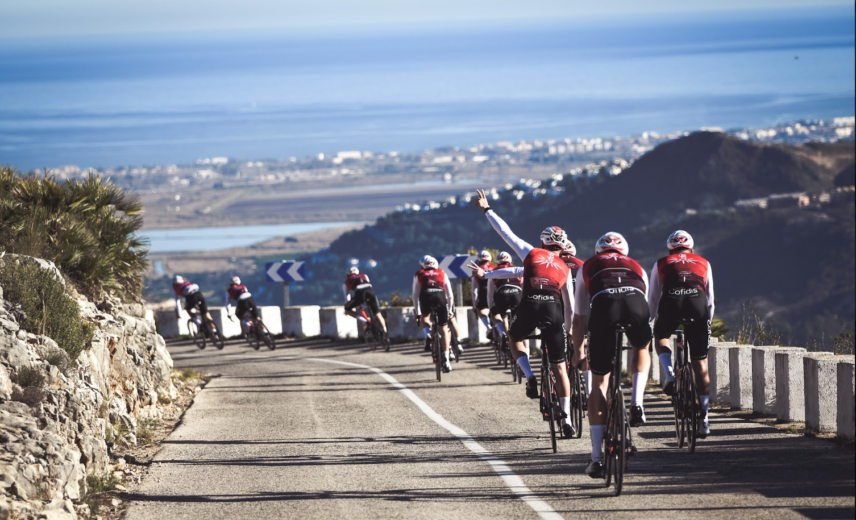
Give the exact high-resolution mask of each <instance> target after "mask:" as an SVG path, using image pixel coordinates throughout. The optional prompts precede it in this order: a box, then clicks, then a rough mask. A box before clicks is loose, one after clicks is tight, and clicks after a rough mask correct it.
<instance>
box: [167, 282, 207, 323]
mask: <svg viewBox="0 0 856 520" xmlns="http://www.w3.org/2000/svg"><path fill="white" fill-rule="evenodd" d="M172 292H173V296H175V315H176V316H177V317H179V318H180V317H181V299H182V298H184V310H186V311H187V313H188V314H190V311H191V310H193V309H195V308H196V307H197V306H199V312H201V313H202V314H203V315H205V317H206V318H207V319H208V323H209V324H211V325H210V326H211V330H215V327H216V326H215V325H214V320H212V319H211V313H209V312H208V304H207V303H205V296H203V295H202V291H200V290H199V286H198V285H196V284H195V283H193V282H191V281H189V280H185V279H184V278H183V277H182V276H180V275H175V276H173V277H172Z"/></svg>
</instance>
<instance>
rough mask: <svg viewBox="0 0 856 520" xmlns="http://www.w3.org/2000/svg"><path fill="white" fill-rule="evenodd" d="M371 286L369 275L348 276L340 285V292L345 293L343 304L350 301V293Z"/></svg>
mask: <svg viewBox="0 0 856 520" xmlns="http://www.w3.org/2000/svg"><path fill="white" fill-rule="evenodd" d="M371 286H372V283H371V281H369V275H367V274H363V273H359V274H350V275H348V277H347V278H345V283H344V284H343V285H342V290H343V292H344V293H345V303H348V302H349V301H350V300H351V291H354V292H356V291H358V290H360V289H367V288H369V287H371Z"/></svg>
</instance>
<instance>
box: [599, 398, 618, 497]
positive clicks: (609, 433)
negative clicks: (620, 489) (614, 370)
mask: <svg viewBox="0 0 856 520" xmlns="http://www.w3.org/2000/svg"><path fill="white" fill-rule="evenodd" d="M611 386H612V385H610V387H611ZM607 395H608V394H607ZM614 406H615V405H614V404H613V402H612V400H611V399H610V400H608V401H607V405H606V426H605V427H604V429H603V443H602V444H603V484H604V486H603V487H605V488H609V486H611V485H612V466H613V465H614V464H615V457H614V455H613V449H612V447H613V437H614V436H615V432H614V431H613V428H614V425H613V422H614V421H613V419H612V416H613V413H612V409H613V407H614Z"/></svg>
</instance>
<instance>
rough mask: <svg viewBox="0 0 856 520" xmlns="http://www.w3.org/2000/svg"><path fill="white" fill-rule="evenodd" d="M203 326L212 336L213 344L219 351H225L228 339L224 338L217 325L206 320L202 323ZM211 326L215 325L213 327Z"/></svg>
mask: <svg viewBox="0 0 856 520" xmlns="http://www.w3.org/2000/svg"><path fill="white" fill-rule="evenodd" d="M202 325H203V326H204V327H206V329H207V330H208V332H209V333H210V334H211V343H213V344H214V346H215V347H217V350H223V347H225V346H226V339H225V338H223V334H221V333H220V329H218V328H217V324H216V323H214V322H213V321H211V320H207V319H206V320H203V321H202ZM211 325H213V327H212V326H211Z"/></svg>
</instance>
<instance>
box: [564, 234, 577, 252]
mask: <svg viewBox="0 0 856 520" xmlns="http://www.w3.org/2000/svg"><path fill="white" fill-rule="evenodd" d="M562 250H563V251H564V252H565V253H570V255H571V256H577V246H575V245H574V243H573V242H571V241H570V240H569V239H567V238H566V239H565V245H564V246H563V247H562Z"/></svg>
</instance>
